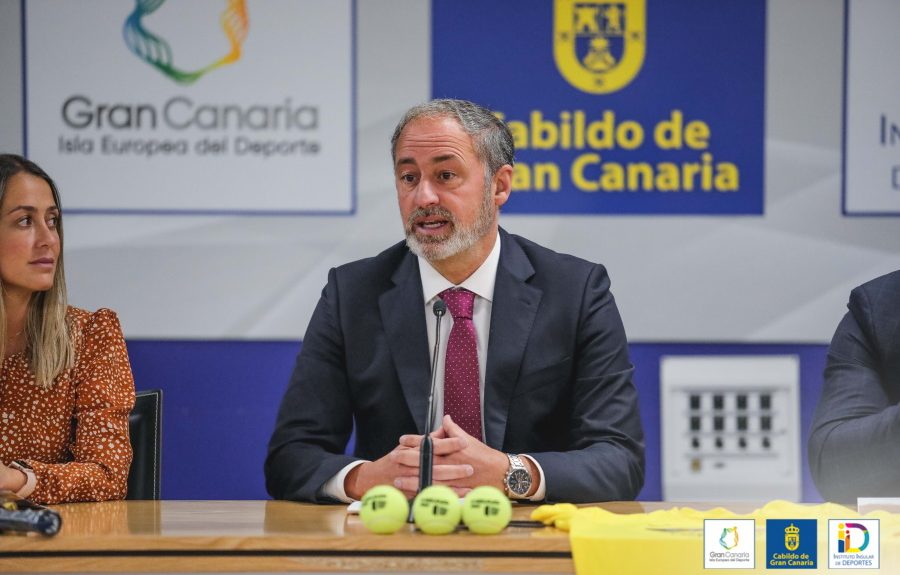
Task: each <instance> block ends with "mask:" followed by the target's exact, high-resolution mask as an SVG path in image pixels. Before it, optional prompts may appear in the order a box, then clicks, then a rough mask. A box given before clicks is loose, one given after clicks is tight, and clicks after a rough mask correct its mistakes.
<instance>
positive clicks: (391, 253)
mask: <svg viewBox="0 0 900 575" xmlns="http://www.w3.org/2000/svg"><path fill="white" fill-rule="evenodd" d="M513 153H514V147H513V140H512V136H511V134H510V132H509V130H508V128H507V127H506V125H505V124H504V123H503V122H501V121H500V120H498V119H497V118H496V117H495V116H494V115H493V114H492V113H491V112H490V111H489V110H487V109H485V108H482V107H481V106H478V105H476V104H472V103H471V102H465V101H460V100H435V101H433V102H429V103H427V104H423V105H421V106H417V107H415V108H413V109H412V110H410V111H409V112H407V114H406V116H405V117H404V118H403V119H402V120H401V121H400V123H399V125H398V126H397V129H396V130H395V132H394V136H393V138H392V156H393V160H394V172H395V184H396V188H397V196H398V201H399V204H400V212H401V217H402V220H403V223H404V227H405V231H406V236H407V237H406V242H401V243H399V244H397V245H395V246H393V247H391V248H389V249H387V250H386V251H384V252H382V253H381V254H379V255H377V256H375V257H373V258H369V259H365V260H361V261H358V262H353V263H350V264H347V265H344V266H341V267H338V268H336V269H332V270H331V272H330V273H329V277H328V283H327V285H326V286H325V288H324V290H323V292H322V297H321V299H320V301H319V304H318V306H317V308H316V311H315V313H314V314H313V317H312V319H311V321H310V325H309V328H308V331H307V333H306V337H305V339H304V341H303V347H302V350H301V352H300V355H299V357H298V359H297V365H296V368H295V370H294V373H293V376H292V378H291V381H290V384H289V386H288V390H287V392H286V394H285V397H284V400H283V402H282V405H281V409H280V411H279V414H278V420H277V423H276V428H275V432H274V433H273V435H272V439H271V441H270V444H269V455H268V458H267V460H266V466H265V470H266V485H267V488H268V490H269V493H270V494H271V495H272V496H273V497H275V498H279V499H294V500H307V501H320V502H328V501H349V500H352V499H359V498H360V497H361V496H362V494H363V493H365V491H366V490H367V489H369V488H370V487H372V486H374V485H378V484H390V485H395V486H397V487H399V488H400V489H401V490H403V491H404V492H405V493H406V494H407V495H413V494H414V493H415V490H416V487H417V485H418V476H419V467H418V466H419V451H418V449H419V443H420V441H421V438H422V435H423V434H424V433H426V431H431V432H432V437H433V438H434V452H435V458H434V468H433V469H434V471H433V474H434V482H435V483H442V484H446V485H449V486H451V487H452V488H453V489H454V490H456V491H457V493H459V494H460V495H462V494H464V493H466V492H467V491H468V490H469V489H471V488H473V487H475V486H478V485H494V486H496V487H498V488H501V489H504V490H506V492H507V493H508V494H509V495H510V496H511V497H512V498H520V499H532V500H543V499H547V500H552V501H572V502H583V501H601V500H622V499H633V498H634V497H635V496H636V495H637V494H638V492H639V491H640V489H641V486H642V485H643V479H644V448H643V433H642V430H641V425H640V420H639V417H638V410H637V394H636V390H635V388H634V385H633V384H632V382H631V374H632V371H633V367H632V365H631V363H630V361H629V359H628V350H627V344H626V340H625V332H624V329H623V327H622V322H621V319H620V317H619V313H618V310H617V309H616V305H615V301H614V300H613V297H612V294H611V293H610V291H609V277H608V276H607V274H606V270H605V269H604V268H603V266H601V265H596V264H592V263H590V262H587V261H584V260H581V259H578V258H575V257H572V256H567V255H561V254H557V253H555V252H552V251H550V250H548V249H546V248H543V247H541V246H538V245H537V244H534V243H532V242H530V241H528V240H526V239H524V238H521V237H518V236H514V235H511V234H508V233H506V232H505V231H504V230H502V229H500V228H499V225H498V222H497V216H498V212H499V208H500V206H502V205H503V204H504V203H505V202H506V200H507V199H508V197H509V193H510V189H511V182H512V173H513V168H512V164H513ZM438 297H440V298H442V299H443V300H445V301H446V302H447V305H448V308H449V312H448V313H447V317H446V318H445V319H444V321H443V322H442V326H441V336H440V341H441V342H442V346H441V348H440V349H439V350H438V352H437V353H438V361H436V362H435V365H436V380H435V381H436V387H437V389H436V391H435V400H436V401H435V403H436V406H437V408H436V412H437V413H438V414H439V415H440V414H444V415H443V418H441V417H438V418H437V421H438V424H437V426H436V429H434V430H426V429H425V427H426V415H427V411H428V397H429V390H430V385H431V383H430V382H431V367H430V366H431V357H430V354H431V353H432V345H433V343H434V341H435V338H436V335H435V325H434V319H433V316H432V313H431V310H432V306H433V304H434V303H435V301H436V300H437V299H438ZM354 423H355V427H356V447H355V452H354V454H353V455H352V456H351V455H344V453H343V452H344V448H345V446H346V443H347V440H348V438H349V437H350V434H351V431H352V430H353V427H354Z"/></svg>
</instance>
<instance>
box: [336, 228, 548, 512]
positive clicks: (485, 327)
mask: <svg viewBox="0 0 900 575" xmlns="http://www.w3.org/2000/svg"><path fill="white" fill-rule="evenodd" d="M499 264H500V234H499V233H498V234H497V237H496V239H495V240H494V247H493V249H491V252H490V253H489V254H488V257H487V258H486V259H485V260H484V261H483V262H482V263H481V265H480V266H479V267H478V269H477V270H475V271H474V272H473V273H472V275H470V276H469V277H468V278H466V279H465V280H464V281H463V282H462V283H461V284H459V285H456V284H453V283H452V282H450V280H448V279H447V278H445V277H444V276H442V275H441V274H440V272H438V271H437V270H436V269H434V267H432V265H431V264H430V263H429V262H428V260H426V259H425V258H422V257H419V277H420V278H421V280H422V294H423V295H424V296H425V301H424V305H425V324H426V325H427V331H428V356H429V359H430V360H432V361H433V360H434V357H433V356H434V336H435V333H434V327H435V321H434V313H433V311H432V306H433V305H434V302H435V301H436V300H437V296H438V294H440V293H441V292H442V291H444V290H447V289H450V288H453V287H459V288H465V289H467V290H469V291H470V292H472V293H474V294H475V304H474V308H473V310H472V323H473V324H474V325H475V334H476V338H477V340H478V341H477V342H476V343H477V349H478V383H479V390H480V396H481V413H482V414H484V374H485V368H486V364H487V351H488V349H487V348H488V336H489V335H490V333H491V309H492V306H493V301H494V282H495V281H496V279H497V266H498V265H499ZM452 327H453V317H452V316H451V315H450V313H449V310H448V313H446V314H445V315H444V317H443V319H442V320H441V345H440V348H439V349H438V362H437V374H436V376H437V377H436V378H435V383H434V406H435V407H434V409H435V414H436V417H435V421H434V423H435V425H434V429H438V428H440V426H441V419H442V418H441V414H442V413H444V358H445V357H446V355H447V339H448V338H449V337H450V329H451V328H452ZM429 367H430V365H429ZM484 420H485V418H484V416H483V415H482V418H481V426H482V427H481V436H482V437H484V436H485V433H484ZM525 457H528V456H527V455H525ZM528 459H529V460H531V462H532V463H534V466H535V467H536V468H537V470H538V473H539V474H540V478H541V482H540V486H539V487H538V490H537V492H536V493H535V494H534V495H533V496H531V497H530V498H529V499H531V500H533V501H539V500H541V499H543V498H544V494H545V493H546V486H545V480H544V470H543V469H541V466H540V465H539V464H538V462H537V461H535V460H534V458H532V457H528ZM363 463H365V461H354V462H353V463H351V464H349V465H347V466H346V467H344V468H343V469H341V470H340V471H339V472H338V473H337V474H336V475H335V476H334V477H332V478H331V479H329V480H328V481H327V482H326V483H325V485H323V486H322V492H323V494H325V495H329V496H331V497H334V498H336V499H338V500H340V501H344V502H347V503H349V502H350V501H352V499H350V498H349V497H347V494H346V492H345V491H344V479H345V478H346V477H347V474H348V473H350V470H352V469H353V468H354V467H356V466H357V465H361V464H363Z"/></svg>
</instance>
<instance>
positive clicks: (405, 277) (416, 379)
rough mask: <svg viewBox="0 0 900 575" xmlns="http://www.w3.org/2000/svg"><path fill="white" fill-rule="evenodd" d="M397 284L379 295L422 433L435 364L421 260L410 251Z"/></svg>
mask: <svg viewBox="0 0 900 575" xmlns="http://www.w3.org/2000/svg"><path fill="white" fill-rule="evenodd" d="M391 280H392V281H393V282H394V287H393V288H392V289H389V290H388V291H386V292H384V293H383V294H382V295H381V297H379V298H378V307H379V309H380V311H381V317H382V321H383V325H384V330H385V333H386V334H387V342H388V347H389V348H390V352H391V356H392V357H393V360H394V366H395V367H396V369H397V377H398V379H399V380H400V387H401V388H402V389H403V395H404V397H405V398H406V404H407V406H408V407H409V410H410V413H411V414H412V417H413V420H414V421H415V422H416V428H417V429H418V432H419V433H425V416H426V412H427V411H428V392H429V390H430V387H431V386H430V383H431V379H430V373H431V367H430V366H429V365H428V333H427V331H426V329H425V303H424V301H425V300H424V296H423V295H422V280H421V278H420V277H419V263H418V260H417V259H416V257H415V256H413V255H412V254H409V253H408V254H407V255H406V257H404V258H403V261H402V262H401V263H400V266H398V267H397V271H396V272H394V275H393V276H391Z"/></svg>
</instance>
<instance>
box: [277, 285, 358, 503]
mask: <svg viewBox="0 0 900 575" xmlns="http://www.w3.org/2000/svg"><path fill="white" fill-rule="evenodd" d="M338 292H339V290H338V282H337V275H336V272H335V270H331V272H330V273H329V276H328V284H327V285H326V286H325V289H324V290H323V291H322V296H321V298H320V299H319V303H318V305H317V306H316V310H315V312H314V313H313V316H312V319H311V320H310V324H309V328H308V329H307V332H306V337H305V338H304V340H303V344H302V348H301V351H300V354H299V355H298V357H297V363H296V366H295V367H294V372H293V374H292V375H291V379H290V382H289V383H288V388H287V391H286V393H285V396H284V399H283V400H282V402H281V407H280V409H279V412H278V417H277V420H276V424H275V431H274V433H273V434H272V439H271V440H270V441H269V452H268V457H267V458H266V463H265V475H266V489H267V490H268V492H269V494H270V495H271V496H272V497H274V498H275V499H289V500H294V501H314V502H318V503H323V502H333V501H334V500H332V499H330V498H328V497H327V496H324V495H323V494H322V493H321V492H320V490H321V487H322V486H323V485H324V484H325V482H326V481H328V479H329V478H331V477H332V476H333V475H335V474H336V473H338V472H339V471H340V470H341V469H342V468H343V467H344V466H346V465H347V464H349V463H351V462H352V461H354V458H353V457H350V456H347V455H344V449H345V447H346V444H347V441H348V440H349V438H350V434H351V432H352V430H353V414H352V406H351V403H350V393H349V390H348V384H347V372H346V361H345V349H344V341H343V336H342V331H341V325H340V309H339V305H338V301H339V299H338Z"/></svg>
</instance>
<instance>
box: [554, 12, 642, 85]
mask: <svg viewBox="0 0 900 575" xmlns="http://www.w3.org/2000/svg"><path fill="white" fill-rule="evenodd" d="M645 2H646V0H556V2H555V6H554V14H553V22H554V30H553V56H554V59H555V60H556V67H557V68H558V69H559V72H560V74H562V76H563V77H564V78H565V79H566V80H567V81H568V82H569V83H570V84H572V85H573V86H574V87H576V88H578V89H579V90H582V91H584V92H588V93H591V94H608V93H610V92H615V91H617V90H620V89H622V88H624V87H625V86H627V85H628V84H629V83H630V82H631V81H632V80H633V79H634V78H635V77H636V76H637V74H638V72H639V71H640V69H641V66H642V65H643V64H644V53H645V50H646V40H647V38H646V36H647V33H646V21H647V19H646V4H645Z"/></svg>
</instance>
